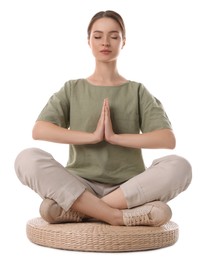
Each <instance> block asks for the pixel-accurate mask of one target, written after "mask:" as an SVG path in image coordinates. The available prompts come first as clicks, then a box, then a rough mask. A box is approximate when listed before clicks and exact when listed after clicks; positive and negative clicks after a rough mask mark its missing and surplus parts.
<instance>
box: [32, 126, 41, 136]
mask: <svg viewBox="0 0 209 260" xmlns="http://www.w3.org/2000/svg"><path fill="white" fill-rule="evenodd" d="M39 133H40V130H39V126H38V123H37V122H36V123H35V125H34V127H33V129H32V138H33V140H40V136H39Z"/></svg>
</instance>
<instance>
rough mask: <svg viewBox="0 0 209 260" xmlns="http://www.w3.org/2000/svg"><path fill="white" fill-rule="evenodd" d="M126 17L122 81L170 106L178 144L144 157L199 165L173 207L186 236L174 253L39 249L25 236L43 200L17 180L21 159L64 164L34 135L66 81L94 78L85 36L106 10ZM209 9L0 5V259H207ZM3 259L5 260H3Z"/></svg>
mask: <svg viewBox="0 0 209 260" xmlns="http://www.w3.org/2000/svg"><path fill="white" fill-rule="evenodd" d="M107 9H112V10H115V11H117V12H119V13H120V14H121V15H122V17H123V18H124V21H125V24H126V28H127V43H126V46H125V48H124V49H123V50H122V53H121V56H120V58H119V60H118V67H119V71H120V73H121V74H122V75H123V76H125V77H126V78H127V79H131V80H135V81H139V82H142V83H143V84H144V85H145V86H146V87H147V88H148V89H149V90H150V92H152V93H153V94H154V95H155V96H156V97H157V98H158V99H160V100H161V102H162V103H163V105H164V107H165V109H166V111H167V114H168V116H169V118H170V120H171V122H172V124H173V128H174V131H175V134H176V138H177V147H176V149H175V150H174V151H166V150H164V151H162V150H161V151H145V152H144V156H145V161H146V163H147V165H149V164H150V163H151V162H152V160H153V159H155V158H156V157H157V156H160V155H166V154H169V153H176V154H179V155H182V156H184V157H186V158H187V159H188V160H189V161H190V162H191V164H192V167H193V181H192V184H191V186H190V187H189V189H188V190H187V191H186V192H184V193H182V194H180V195H179V196H178V197H177V198H176V199H174V200H172V201H170V202H169V205H170V206H171V208H172V210H173V218H172V220H173V221H175V222H176V223H178V225H179V230H180V236H179V240H178V241H177V243H176V244H175V245H173V246H171V247H168V248H164V249H160V250H154V251H149V252H135V253H122V254H121V253H120V254H117V253H115V254H111V253H83V252H71V251H62V250H57V249H50V248H46V247H40V246H37V245H35V244H33V243H31V242H30V241H29V240H28V239H27V237H26V233H25V227H26V222H27V221H28V220H29V219H31V218H34V217H37V216H39V205H40V203H41V199H40V198H39V196H38V195H37V194H35V193H34V192H33V191H31V190H30V189H29V188H27V187H25V186H23V185H22V184H21V183H20V182H19V180H18V179H17V177H16V175H15V172H14V168H13V165H14V160H15V157H16V155H17V154H18V153H19V152H20V151H21V150H22V149H24V148H27V147H31V146H36V147H41V148H43V149H45V150H47V151H49V152H50V153H52V154H53V155H54V157H55V158H56V159H57V160H59V161H60V162H61V163H63V164H65V163H66V160H67V151H68V147H67V146H65V145H58V144H50V143H46V142H37V141H36V142H35V141H33V140H32V138H31V129H32V127H33V124H34V121H35V119H36V117H37V116H38V114H39V112H40V110H41V109H42V107H43V106H44V105H45V103H46V102H47V100H48V98H49V97H50V96H51V95H52V94H53V93H54V92H55V91H57V90H59V89H60V88H61V87H62V86H63V84H64V83H65V81H67V80H69V79H75V78H79V77H87V76H88V75H90V74H91V73H92V72H93V69H94V59H93V57H92V54H91V51H90V49H89V47H88V44H87V38H86V36H87V34H86V28H87V26H88V23H89V21H90V19H91V17H92V16H93V15H94V14H95V13H96V12H98V11H100V10H107ZM208 13H209V7H208V1H203V0H197V1H193V0H188V1H187V0H175V1H174V0H173V1H170V0H128V1H127V0H105V1H99V0H98V1H96V0H83V1H82V0H76V1H70V0H68V1H67V0H57V1H55V0H36V1H35V0H34V1H32V0H31V1H30V0H27V1H23V0H19V1H15V0H13V1H12V0H5V1H2V0H1V1H0V86H1V89H0V95H1V96H0V124H1V125H0V158H1V161H0V185H1V186H0V192H1V194H0V195H1V196H0V207H1V210H0V224H1V228H0V239H1V249H0V258H1V259H10V258H12V256H13V255H14V256H15V257H16V256H17V257H18V259H21V258H22V259H26V258H28V259H29V258H30V259H31V260H32V259H38V258H40V257H41V259H44V257H47V259H51V260H52V259H58V258H59V259H71V258H74V257H84V258H86V259H98V258H101V259H105V258H106V257H108V258H112V259H113V257H114V259H119V258H120V259H127V257H131V258H132V259H139V258H140V259H153V258H154V257H155V258H157V259H170V260H172V259H178V257H179V258H181V259H183V258H185V259H189V257H192V256H193V257H194V258H197V257H198V256H204V259H207V257H209V254H208V249H207V246H208V238H207V235H208V234H207V233H208V231H209V230H208V218H209V216H208V213H207V211H208V199H207V198H208V168H207V166H206V165H207V159H208V145H209V142H208V103H207V101H208V96H207V94H206V90H207V88H208V86H209V77H208V76H209V75H208V74H209V73H208V72H209V71H208V70H209V66H208V65H209V47H208V46H209V39H208V32H209V28H208V27H209V15H208ZM3 257H4V258H3Z"/></svg>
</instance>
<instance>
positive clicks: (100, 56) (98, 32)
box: [88, 17, 125, 62]
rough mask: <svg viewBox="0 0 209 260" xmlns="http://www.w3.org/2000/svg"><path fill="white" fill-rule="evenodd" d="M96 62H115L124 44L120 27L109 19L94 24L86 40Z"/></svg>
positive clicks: (102, 19) (101, 19)
mask: <svg viewBox="0 0 209 260" xmlns="http://www.w3.org/2000/svg"><path fill="white" fill-rule="evenodd" d="M88 43H89V46H90V47H91V49H92V53H93V55H94V57H95V58H96V60H98V61H103V62H110V61H113V60H116V59H117V57H118V55H119V53H120V50H121V49H122V48H123V46H124V44H125V39H123V38H122V31H121V28H120V25H119V24H118V23H117V22H116V21H115V20H114V19H111V18H106V17H104V18H100V19H98V20H97V21H95V22H94V24H93V25H92V28H91V33H90V37H89V40H88Z"/></svg>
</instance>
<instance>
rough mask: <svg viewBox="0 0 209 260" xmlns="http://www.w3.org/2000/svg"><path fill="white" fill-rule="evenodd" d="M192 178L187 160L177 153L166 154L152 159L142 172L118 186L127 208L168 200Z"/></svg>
mask: <svg viewBox="0 0 209 260" xmlns="http://www.w3.org/2000/svg"><path fill="white" fill-rule="evenodd" d="M191 180H192V168H191V165H190V164H189V162H188V161H187V160H186V159H184V158H182V157H180V156H177V155H168V156H165V157H162V158H159V159H156V160H154V161H153V163H152V165H151V166H150V167H149V168H147V169H146V170H145V171H144V172H143V173H141V174H139V175H137V176H135V177H133V178H131V179H130V180H128V181H127V182H125V183H123V184H122V185H121V186H120V187H121V189H122V191H123V193H124V196H125V198H126V200H127V204H128V208H132V207H136V206H139V205H142V204H144V203H147V202H150V201H154V200H160V201H163V202H168V201H169V200H171V199H173V198H174V197H176V196H177V195H178V194H179V193H181V192H182V191H184V190H186V189H187V187H188V186H189V184H190V182H191Z"/></svg>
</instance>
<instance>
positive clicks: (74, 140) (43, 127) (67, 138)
mask: <svg viewBox="0 0 209 260" xmlns="http://www.w3.org/2000/svg"><path fill="white" fill-rule="evenodd" d="M103 129H104V127H103V126H102V122H101V120H99V122H98V125H97V129H96V130H95V131H94V132H93V133H87V132H81V131H74V130H69V129H66V128H63V127H60V126H57V125H55V124H53V123H50V122H46V121H37V122H36V123H35V125H34V127H33V131H32V137H33V139H34V140H44V141H49V142H55V143H63V144H75V145H81V144H95V143H98V142H101V141H102V140H103V138H104V130H103Z"/></svg>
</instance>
